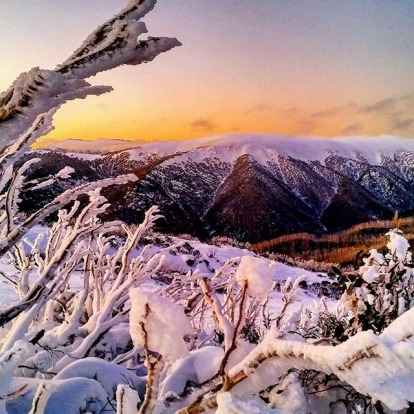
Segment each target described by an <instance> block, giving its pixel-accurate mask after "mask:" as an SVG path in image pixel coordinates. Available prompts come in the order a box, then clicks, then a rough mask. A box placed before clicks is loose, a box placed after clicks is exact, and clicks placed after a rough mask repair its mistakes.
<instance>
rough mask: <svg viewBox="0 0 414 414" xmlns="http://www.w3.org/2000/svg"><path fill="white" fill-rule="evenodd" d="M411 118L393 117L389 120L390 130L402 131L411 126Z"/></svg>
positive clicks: (412, 120)
mask: <svg viewBox="0 0 414 414" xmlns="http://www.w3.org/2000/svg"><path fill="white" fill-rule="evenodd" d="M413 123H414V119H413V118H405V119H401V118H395V119H393V120H392V122H391V132H403V131H405V130H407V129H408V128H410V127H411V126H413Z"/></svg>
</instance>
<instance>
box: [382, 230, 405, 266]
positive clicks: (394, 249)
mask: <svg viewBox="0 0 414 414" xmlns="http://www.w3.org/2000/svg"><path fill="white" fill-rule="evenodd" d="M400 233H402V232H401V231H398V230H393V231H389V232H388V233H386V236H389V238H390V241H389V242H388V243H387V247H388V249H389V250H390V253H391V254H392V255H395V256H396V258H397V259H398V260H400V261H403V260H406V257H407V251H408V248H409V247H410V245H409V243H408V241H407V239H406V238H405V237H403V236H401V234H400ZM410 255H411V253H410Z"/></svg>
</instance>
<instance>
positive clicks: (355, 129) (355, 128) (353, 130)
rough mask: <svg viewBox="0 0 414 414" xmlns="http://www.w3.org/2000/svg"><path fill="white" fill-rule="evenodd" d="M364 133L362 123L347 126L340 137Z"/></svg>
mask: <svg viewBox="0 0 414 414" xmlns="http://www.w3.org/2000/svg"><path fill="white" fill-rule="evenodd" d="M361 131H362V122H355V123H354V124H350V125H347V126H346V127H345V128H343V129H342V130H341V131H340V135H357V134H359V133H360V132H361Z"/></svg>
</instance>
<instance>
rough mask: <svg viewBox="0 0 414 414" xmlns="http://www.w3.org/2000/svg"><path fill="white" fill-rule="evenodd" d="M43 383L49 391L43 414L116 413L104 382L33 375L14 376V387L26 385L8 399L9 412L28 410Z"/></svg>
mask: <svg viewBox="0 0 414 414" xmlns="http://www.w3.org/2000/svg"><path fill="white" fill-rule="evenodd" d="M42 384H44V386H45V392H46V393H50V395H49V397H48V399H47V401H46V407H45V410H44V412H43V413H44V414H73V413H80V412H82V413H87V412H88V413H90V414H101V413H103V412H105V413H107V414H115V412H114V411H113V410H112V409H111V406H110V405H109V404H108V394H107V393H106V392H105V390H104V388H103V387H102V385H101V384H100V383H99V382H97V381H95V380H93V379H89V378H71V379H67V380H56V381H47V380H39V379H32V378H13V380H12V381H11V384H10V387H11V389H13V390H19V389H22V387H25V388H24V391H23V392H22V393H19V395H17V396H16V397H15V398H13V399H10V400H8V401H7V403H6V406H7V414H22V413H28V412H29V411H30V408H31V406H32V401H33V398H34V396H35V394H36V391H37V389H38V387H39V386H41V385H42Z"/></svg>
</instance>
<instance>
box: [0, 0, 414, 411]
mask: <svg viewBox="0 0 414 414" xmlns="http://www.w3.org/2000/svg"><path fill="white" fill-rule="evenodd" d="M154 3H155V1H149V0H148V1H145V0H139V1H138V0H136V1H133V0H131V1H130V2H129V3H128V6H127V7H126V8H125V9H124V10H123V11H121V12H120V13H119V14H118V15H117V16H115V17H114V18H113V19H110V20H109V21H108V22H106V23H105V24H103V25H102V26H100V27H99V28H98V29H97V30H96V31H95V32H93V33H92V34H91V35H90V36H89V37H88V38H87V40H86V41H85V43H84V44H83V45H82V46H81V47H80V48H79V49H78V50H77V51H76V52H75V53H74V54H73V56H71V57H70V58H69V59H68V60H67V61H66V62H65V63H63V64H62V65H60V66H58V68H57V69H56V70H54V71H41V70H39V69H34V70H33V71H31V72H29V73H28V74H24V75H21V76H20V77H19V79H18V80H17V81H16V82H15V84H14V85H13V86H12V87H11V89H10V90H9V91H7V92H6V93H5V94H2V95H1V97H0V131H1V141H0V143H1V144H2V150H1V152H0V168H1V174H2V175H1V180H0V194H1V196H0V205H1V215H0V262H1V263H2V270H1V276H2V278H3V280H4V281H6V282H7V283H9V284H10V286H11V288H12V289H13V290H14V292H15V298H14V300H12V301H9V302H8V303H5V304H4V306H3V307H2V309H1V310H0V324H1V328H0V413H8V414H12V413H31V414H40V413H46V414H72V413H94V414H98V413H117V414H131V413H136V412H139V413H173V412H180V413H202V412H211V413H214V412H216V413H259V412H263V413H265V412H268V413H271V412H272V413H297V414H299V413H309V412H311V413H321V414H323V413H331V412H348V413H385V412H387V413H391V412H398V410H404V409H409V407H411V406H412V401H414V389H413V387H412V384H413V381H414V363H413V347H414V328H413V326H412V323H411V320H412V318H413V316H414V314H413V312H414V311H413V290H414V281H413V265H412V258H411V254H410V252H409V245H408V242H407V241H406V240H405V239H404V237H403V236H402V235H401V234H400V233H399V231H398V230H393V231H390V232H389V233H388V237H389V239H390V241H389V243H388V245H387V248H388V253H386V254H382V253H380V252H378V251H376V250H372V251H371V252H370V256H369V257H368V258H366V259H365V264H364V266H362V267H361V268H360V269H359V271H358V272H356V273H355V274H347V275H338V281H339V283H340V284H341V285H342V288H343V291H344V292H343V294H342V296H341V297H340V299H339V300H337V301H335V300H333V298H331V299H330V300H327V299H321V300H318V301H315V302H314V303H310V302H311V301H310V300H307V301H305V300H303V298H304V297H305V295H304V290H305V289H306V287H309V284H310V283H311V282H314V281H315V279H317V278H318V276H316V275H311V274H310V273H309V272H305V271H304V272H301V271H298V270H297V269H294V270H292V268H289V267H288V266H286V265H280V264H277V263H275V262H274V261H271V260H268V259H265V258H262V257H257V256H255V255H254V254H253V253H251V252H249V251H248V250H242V249H238V248H235V247H223V246H222V247H217V246H209V247H208V248H206V246H202V244H201V243H193V242H192V243H189V242H186V241H182V240H181V241H180V240H175V241H174V240H172V242H171V241H170V242H168V243H167V244H166V245H163V242H165V240H164V241H163V240H156V238H152V239H151V237H148V238H147V237H146V234H147V233H148V232H149V231H150V230H151V228H152V227H153V225H154V222H155V221H156V220H157V218H158V217H159V216H158V211H157V208H156V207H153V208H151V209H150V210H149V211H148V212H147V214H146V215H145V218H144V220H143V222H142V223H141V225H139V226H137V227H135V228H129V227H127V226H125V225H123V224H122V223H120V222H102V221H101V220H100V218H99V216H100V214H102V213H103V212H105V211H106V209H107V208H108V207H109V206H108V204H107V202H106V199H105V198H104V197H103V196H102V195H101V193H100V190H101V188H102V187H104V186H108V185H124V184H125V183H128V182H129V181H133V180H136V179H137V177H136V176H134V175H133V174H130V175H127V176H121V177H118V178H116V179H108V180H103V181H101V182H98V183H93V184H87V185H84V186H82V187H79V188H74V189H71V190H68V191H66V192H65V193H63V194H62V195H61V196H59V197H58V198H56V199H55V200H53V201H52V202H51V203H49V204H48V205H46V206H45V207H44V208H43V209H41V210H39V211H37V212H35V213H33V214H32V215H31V216H29V217H26V218H24V219H22V220H19V219H18V217H19V194H20V192H21V191H22V190H23V189H24V188H25V187H27V186H31V187H32V188H33V187H35V188H36V187H37V188H43V187H47V186H49V185H50V184H51V183H53V181H54V177H47V178H46V179H45V180H44V181H36V182H30V181H28V179H27V178H26V175H25V173H26V172H27V170H28V169H29V168H36V160H30V161H29V162H27V163H23V165H22V164H21V162H19V161H20V158H21V156H22V154H23V153H24V151H25V150H26V149H27V148H28V147H29V145H30V144H31V143H32V142H33V140H34V139H36V138H37V137H38V136H40V135H42V134H44V133H46V132H47V131H49V130H50V128H51V118H52V115H53V112H54V110H55V109H56V108H57V107H58V106H59V105H60V104H61V103H63V102H64V101H66V100H68V99H73V98H77V97H84V96H86V95H87V94H89V93H101V92H104V91H106V89H105V88H104V89H105V90H104V89H102V88H101V87H99V88H96V87H92V86H90V85H89V84H86V83H85V81H84V77H87V76H91V75H93V74H95V73H97V72H99V71H102V70H107V69H110V68H112V67H115V66H118V65H120V64H137V63H141V62H145V61H148V60H151V59H153V58H154V57H155V56H156V55H157V54H158V53H160V52H163V51H165V50H167V49H170V48H171V47H174V46H176V45H177V44H178V42H177V41H176V40H175V39H160V38H150V39H149V40H147V41H139V42H138V43H137V41H136V39H137V36H138V35H139V34H141V33H143V32H144V31H145V26H143V24H142V23H140V22H138V20H139V19H140V18H141V17H142V16H143V15H144V14H145V13H146V12H148V11H149V10H151V9H152V7H153V6H154ZM70 173H71V171H70V170H69V169H67V168H66V169H63V170H62V171H61V173H59V174H58V175H59V177H60V178H65V177H67V176H68V175H69V174H70ZM80 195H84V197H83V199H82V202H81V201H78V200H77V198H78V197H79V196H80ZM51 213H56V214H57V218H56V220H55V223H54V224H53V225H52V226H51V227H50V228H49V229H47V231H44V229H42V228H41V227H37V229H41V230H40V231H37V232H35V234H37V236H36V237H33V234H34V233H33V230H34V228H35V226H37V225H38V224H39V223H40V222H41V221H42V220H43V219H44V218H45V217H46V216H48V215H50V214H51ZM195 246H197V247H198V248H195ZM203 249H204V250H203ZM6 259H7V260H8V264H7V265H5V260H6ZM289 269H290V270H289ZM288 273H289V274H288ZM300 273H303V274H304V276H299V274H300ZM284 276H285V277H284ZM324 282H326V284H333V283H330V282H329V281H328V280H327V278H326V277H325V279H324ZM335 283H336V282H335ZM75 285H76V288H74V286H75ZM298 304H302V306H298Z"/></svg>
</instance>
